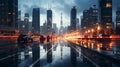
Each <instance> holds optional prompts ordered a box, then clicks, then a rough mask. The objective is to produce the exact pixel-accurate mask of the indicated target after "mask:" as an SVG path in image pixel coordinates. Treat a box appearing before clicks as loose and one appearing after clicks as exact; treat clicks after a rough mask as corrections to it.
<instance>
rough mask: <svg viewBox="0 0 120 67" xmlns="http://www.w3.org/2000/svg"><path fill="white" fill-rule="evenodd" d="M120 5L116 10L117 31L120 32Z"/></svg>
mask: <svg viewBox="0 0 120 67" xmlns="http://www.w3.org/2000/svg"><path fill="white" fill-rule="evenodd" d="M119 31H120V7H118V8H117V11H116V32H117V33H119V34H120V32H119Z"/></svg>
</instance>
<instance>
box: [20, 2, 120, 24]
mask: <svg viewBox="0 0 120 67" xmlns="http://www.w3.org/2000/svg"><path fill="white" fill-rule="evenodd" d="M113 1H114V2H113V7H114V8H113V12H114V13H113V16H115V11H116V8H115V7H116V5H117V3H120V0H113ZM18 2H19V10H21V12H22V18H23V17H24V13H29V14H30V21H31V20H32V18H31V15H32V9H33V8H40V24H41V25H42V24H43V23H44V22H45V20H46V10H47V9H49V8H51V10H52V11H53V23H57V26H60V14H61V12H62V13H63V24H64V26H67V25H69V24H70V10H71V8H72V6H76V7H77V17H78V18H80V17H81V16H82V12H83V10H84V9H88V8H89V7H91V6H92V5H94V4H95V5H98V0H18ZM113 21H115V18H113Z"/></svg>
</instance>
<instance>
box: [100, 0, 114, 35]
mask: <svg viewBox="0 0 120 67" xmlns="http://www.w3.org/2000/svg"><path fill="white" fill-rule="evenodd" d="M99 12H100V13H99V14H100V24H101V26H102V28H103V29H104V33H107V34H108V33H110V31H111V29H112V0H99Z"/></svg>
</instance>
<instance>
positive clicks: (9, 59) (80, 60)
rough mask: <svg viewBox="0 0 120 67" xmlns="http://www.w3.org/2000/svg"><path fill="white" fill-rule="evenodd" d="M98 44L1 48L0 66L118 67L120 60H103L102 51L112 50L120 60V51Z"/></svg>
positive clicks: (11, 46) (24, 45)
mask: <svg viewBox="0 0 120 67" xmlns="http://www.w3.org/2000/svg"><path fill="white" fill-rule="evenodd" d="M99 44H100V43H88V42H87V44H86V43H83V42H81V43H79V44H74V43H71V42H64V41H59V42H54V43H53V42H50V43H45V44H39V43H36V42H35V43H30V44H5V45H0V46H1V47H0V48H1V49H0V65H2V67H119V65H120V64H119V62H117V60H115V61H114V60H113V59H111V58H109V57H107V56H104V55H103V54H102V52H103V51H101V50H100V49H102V50H103V49H104V52H106V51H108V52H109V51H111V50H113V51H114V53H115V55H117V57H119V52H118V49H119V48H118V47H117V48H115V47H114V46H112V48H111V47H110V48H109V49H105V48H103V47H100V46H98V45H99ZM103 44H105V43H103ZM112 44H113V43H112ZM103 46H104V45H103ZM86 47H87V48H86ZM99 47H100V48H99ZM115 50H117V52H116V51H115ZM104 52H103V53H104Z"/></svg>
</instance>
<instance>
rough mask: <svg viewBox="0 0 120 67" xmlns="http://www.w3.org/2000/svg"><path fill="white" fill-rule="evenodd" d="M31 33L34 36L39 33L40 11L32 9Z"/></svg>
mask: <svg viewBox="0 0 120 67" xmlns="http://www.w3.org/2000/svg"><path fill="white" fill-rule="evenodd" d="M32 31H33V33H35V34H39V33H40V9H39V8H33V12H32Z"/></svg>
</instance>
